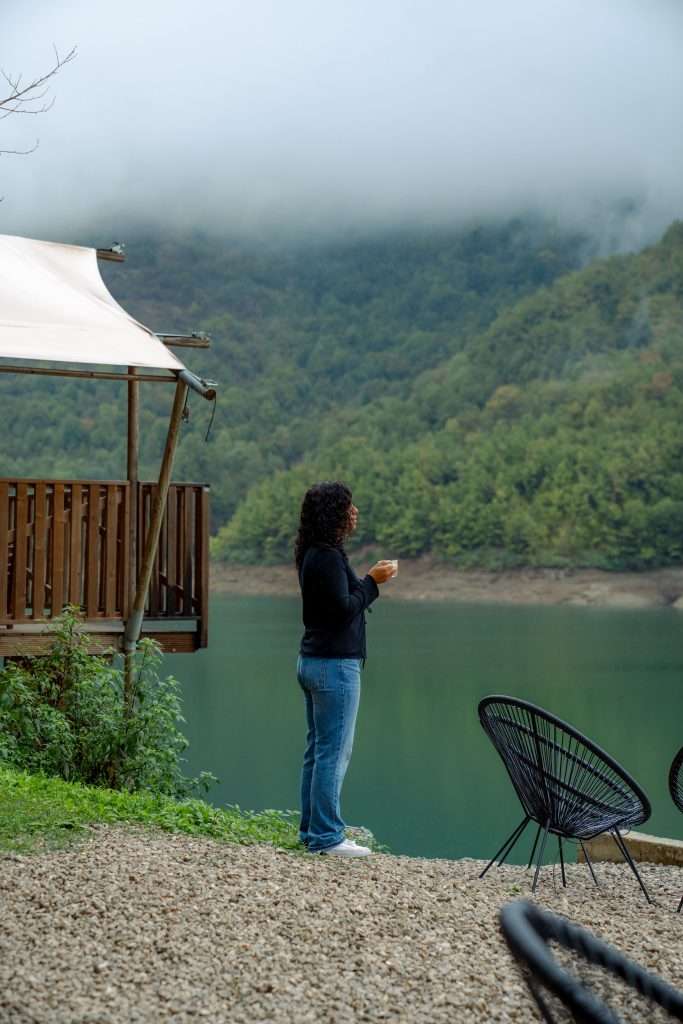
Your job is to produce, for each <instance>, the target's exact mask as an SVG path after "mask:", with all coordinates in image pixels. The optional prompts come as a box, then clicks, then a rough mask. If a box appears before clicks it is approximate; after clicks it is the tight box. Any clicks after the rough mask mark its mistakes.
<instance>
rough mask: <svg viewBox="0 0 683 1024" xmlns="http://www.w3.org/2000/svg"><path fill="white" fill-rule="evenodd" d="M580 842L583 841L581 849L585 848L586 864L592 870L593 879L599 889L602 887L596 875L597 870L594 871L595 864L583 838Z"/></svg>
mask: <svg viewBox="0 0 683 1024" xmlns="http://www.w3.org/2000/svg"><path fill="white" fill-rule="evenodd" d="M579 842H580V843H581V849H582V850H583V855H584V857H585V858H586V864H587V865H588V870H589V871H590V873H591V877H592V879H593V881H594V882H595V884H596V885H597V887H598V889H599V888H600V883H599V882H598V880H597V878H596V877H595V872H594V871H593V865H592V864H591V859H590V857H589V856H588V850H587V849H586V847H585V846H584V845H583V840H582V839H579Z"/></svg>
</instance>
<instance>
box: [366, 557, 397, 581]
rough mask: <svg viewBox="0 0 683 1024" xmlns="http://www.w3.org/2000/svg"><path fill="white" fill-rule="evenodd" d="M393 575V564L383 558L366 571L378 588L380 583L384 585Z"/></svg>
mask: <svg viewBox="0 0 683 1024" xmlns="http://www.w3.org/2000/svg"><path fill="white" fill-rule="evenodd" d="M393 575H394V563H393V562H391V561H389V560H388V559H386V558H384V559H382V560H381V561H380V562H375V564H374V565H373V567H372V569H369V570H368V576H372V578H373V580H374V581H375V583H376V584H377V585H378V586H379V585H380V583H386V581H387V580H390V579H391V577H392V576H393Z"/></svg>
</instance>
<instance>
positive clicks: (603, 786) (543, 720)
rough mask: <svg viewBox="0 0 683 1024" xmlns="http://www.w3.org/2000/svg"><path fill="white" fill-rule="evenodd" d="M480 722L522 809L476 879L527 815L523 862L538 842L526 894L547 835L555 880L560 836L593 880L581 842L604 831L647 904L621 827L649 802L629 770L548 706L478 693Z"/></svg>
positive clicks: (639, 817)
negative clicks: (553, 841)
mask: <svg viewBox="0 0 683 1024" xmlns="http://www.w3.org/2000/svg"><path fill="white" fill-rule="evenodd" d="M479 721H480V722H481V724H482V727H483V729H484V731H485V732H486V734H487V735H488V737H489V739H490V740H491V742H492V743H493V745H494V747H495V748H496V750H497V751H498V753H499V754H500V756H501V758H502V759H503V764H504V765H505V767H506V769H507V772H508V775H509V776H510V780H511V782H512V785H513V786H514V787H515V790H516V792H517V796H518V797H519V799H520V802H521V804H522V808H523V810H524V818H523V820H522V821H521V822H520V824H519V825H518V826H517V828H516V829H515V830H514V832H512V834H511V835H510V836H508V838H507V839H506V840H505V842H504V843H503V845H502V846H501V848H500V849H499V850H498V852H497V853H496V855H495V856H494V857H493V858H492V859H491V860H490V861H489V863H488V864H487V865H486V867H485V868H484V870H483V871H482V873H481V875H480V876H479V877H480V878H483V877H484V875H485V874H486V872H487V871H488V870H489V868H490V867H491V865H492V864H493V862H494V861H495V860H498V865H499V866H500V865H501V864H502V863H503V862H504V861H505V860H506V858H507V857H508V856H509V854H510V852H511V851H512V849H513V847H514V846H515V844H516V843H517V841H518V840H519V839H520V837H521V835H522V833H523V832H524V830H525V829H526V827H527V825H528V824H529V822H530V821H533V822H535V823H536V825H537V826H538V828H537V831H536V838H535V840H534V845H533V848H532V850H531V856H530V858H529V864H528V867H531V864H532V862H533V859H534V854H535V853H536V849H537V847H538V840H539V837H540V836H541V833H543V838H542V841H541V844H540V848H539V853H538V859H537V862H536V873H535V875H534V881H533V885H532V889H531V891H532V892H535V891H536V883H537V882H538V875H539V871H540V870H541V864H542V862H543V854H544V852H545V847H546V842H547V839H548V834H549V833H552V834H553V835H556V836H557V841H558V847H559V853H560V865H561V868H562V884H563V885H564V886H566V884H567V879H566V875H565V870H564V852H563V849H562V840H563V839H572V840H577V841H578V842H579V844H580V846H581V849H582V850H583V854H584V857H585V858H586V863H587V864H588V867H589V869H590V873H591V877H592V878H593V881H594V882H595V884H596V885H598V880H597V878H596V877H595V872H594V871H593V865H592V864H591V861H590V858H589V856H588V853H587V851H586V847H585V846H584V841H585V840H588V839H594V838H595V836H599V835H601V834H602V833H603V832H609V833H610V834H611V835H612V837H613V839H614V842H615V843H616V845H617V848H618V850H619V852H620V854H621V855H622V857H623V858H624V860H625V861H626V863H627V864H628V865H629V867H630V868H631V871H632V872H633V874H634V875H635V877H636V878H637V880H638V884H639V885H640V888H641V889H642V891H643V893H644V895H645V898H646V899H647V901H648V903H650V902H651V900H650V897H649V895H648V892H647V889H646V888H645V886H644V884H643V880H642V879H641V877H640V875H639V873H638V869H637V868H636V866H635V864H634V862H633V858H632V857H631V854H630V853H629V850H628V847H627V846H626V843H625V842H624V840H623V837H622V835H621V833H620V831H619V830H620V829H627V828H632V827H633V826H635V825H641V824H642V823H643V822H644V821H647V819H648V818H649V817H650V813H651V808H650V802H649V800H648V798H647V796H646V795H645V793H644V792H643V790H642V789H641V788H640V786H639V785H638V784H637V783H636V782H635V780H634V779H632V778H631V776H630V775H628V773H627V772H626V771H625V770H624V769H623V768H622V767H621V765H619V764H617V762H616V761H615V760H614V759H613V758H611V757H610V756H609V754H607V753H605V751H604V750H602V749H601V748H600V747H598V746H597V745H596V744H595V743H592V742H591V740H589V739H587V738H586V737H585V736H583V735H582V734H581V733H580V732H578V730H576V729H574V728H573V727H572V726H571V725H567V723H566V722H563V721H562V720H561V719H559V718H556V717H555V715H551V714H550V712H548V711H544V710H543V709H542V708H539V707H536V705H535V704H530V703H529V702H528V701H524V700H517V699H516V698H514V697H505V696H502V695H495V696H491V697H485V698H484V699H483V700H482V701H481V702H480V704H479Z"/></svg>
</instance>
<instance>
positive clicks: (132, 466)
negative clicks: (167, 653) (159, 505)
mask: <svg viewBox="0 0 683 1024" xmlns="http://www.w3.org/2000/svg"><path fill="white" fill-rule="evenodd" d="M128 373H129V374H130V376H131V378H134V377H135V375H136V370H135V367H134V366H129V367H128ZM139 452H140V383H139V381H137V380H134V379H132V380H129V381H128V451H127V466H126V475H127V478H128V509H129V519H128V584H129V587H128V593H127V594H125V595H124V601H125V602H126V609H127V613H128V614H130V612H131V610H132V608H133V605H134V603H135V593H136V587H137V576H138V574H137V554H138V544H139V543H141V539H138V489H139V488H138V480H139ZM123 679H124V682H123V697H124V706H125V707H126V708H130V707H131V706H132V703H133V657H132V656H130V657H126V658H125V659H124V676H123Z"/></svg>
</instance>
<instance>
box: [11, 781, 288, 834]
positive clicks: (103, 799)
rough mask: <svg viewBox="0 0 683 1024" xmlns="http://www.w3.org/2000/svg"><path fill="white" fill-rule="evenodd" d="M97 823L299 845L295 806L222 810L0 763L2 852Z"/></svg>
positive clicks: (229, 808) (202, 804)
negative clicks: (100, 785) (102, 787)
mask: <svg viewBox="0 0 683 1024" xmlns="http://www.w3.org/2000/svg"><path fill="white" fill-rule="evenodd" d="M95 822H102V823H105V824H138V825H146V826H149V827H153V828H159V829H163V830H164V831H166V832H183V833H185V834H186V835H192V836H207V837H209V838H211V839H217V840H222V841H224V842H229V843H243V844H249V843H270V844H271V845H274V846H278V847H282V848H284V849H290V850H296V849H301V846H300V844H299V840H298V834H297V822H296V812H294V811H271V810H267V811H260V812H255V811H243V810H241V809H240V808H239V807H237V806H229V807H225V808H221V809H219V808H216V807H212V806H211V805H210V804H207V803H205V802H204V801H203V800H196V799H191V800H182V801H177V800H171V799H170V798H168V797H159V796H155V795H154V794H153V793H125V792H120V791H118V790H112V789H100V788H99V787H96V786H83V785H81V784H80V783H75V782H64V780H62V779H58V778H48V777H46V776H44V775H29V774H28V773H27V772H23V771H17V770H15V769H13V768H9V767H7V766H3V765H0V851H2V850H4V851H13V852H15V853H32V852H38V851H40V850H44V849H54V848H57V847H60V846H64V845H66V844H67V843H69V842H72V841H73V840H74V839H76V838H77V837H79V836H83V835H84V834H85V833H86V832H87V828H88V825H90V824H94V823H95Z"/></svg>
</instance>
